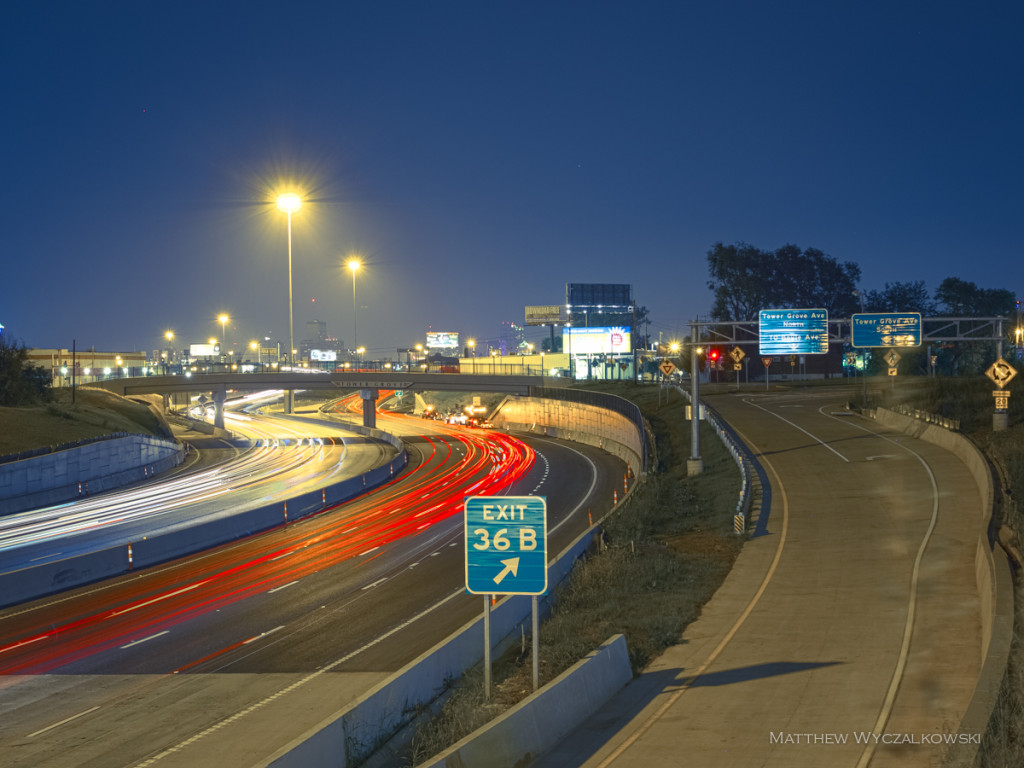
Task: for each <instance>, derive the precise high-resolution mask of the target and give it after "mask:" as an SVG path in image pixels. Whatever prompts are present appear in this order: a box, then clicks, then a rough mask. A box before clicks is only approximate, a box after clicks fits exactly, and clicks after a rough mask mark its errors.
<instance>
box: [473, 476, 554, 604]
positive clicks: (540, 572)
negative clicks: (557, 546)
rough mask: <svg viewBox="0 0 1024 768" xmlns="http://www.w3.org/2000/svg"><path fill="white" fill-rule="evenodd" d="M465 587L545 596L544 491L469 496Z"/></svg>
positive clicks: (480, 591) (477, 591) (488, 592)
mask: <svg viewBox="0 0 1024 768" xmlns="http://www.w3.org/2000/svg"><path fill="white" fill-rule="evenodd" d="M465 525H466V530H465V535H466V591H467V592H470V593H471V594H476V595H543V594H544V593H545V592H547V590H548V546H547V528H548V505H547V499H546V498H545V497H543V496H467V497H466V501H465Z"/></svg>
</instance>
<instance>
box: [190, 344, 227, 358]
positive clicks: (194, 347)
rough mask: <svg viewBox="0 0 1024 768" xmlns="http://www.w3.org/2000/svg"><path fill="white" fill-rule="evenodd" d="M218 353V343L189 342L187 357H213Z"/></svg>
mask: <svg viewBox="0 0 1024 768" xmlns="http://www.w3.org/2000/svg"><path fill="white" fill-rule="evenodd" d="M219 353H220V344H190V345H189V348H188V354H189V357H213V356H214V355H217V354H219Z"/></svg>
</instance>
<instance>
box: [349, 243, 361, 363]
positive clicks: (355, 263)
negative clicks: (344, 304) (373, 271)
mask: <svg viewBox="0 0 1024 768" xmlns="http://www.w3.org/2000/svg"><path fill="white" fill-rule="evenodd" d="M346 266H348V268H349V269H350V270H352V347H353V349H356V348H358V346H359V336H358V335H357V329H356V272H358V271H359V268H360V267H361V266H362V264H360V263H359V259H349V260H348V264H347V265H346Z"/></svg>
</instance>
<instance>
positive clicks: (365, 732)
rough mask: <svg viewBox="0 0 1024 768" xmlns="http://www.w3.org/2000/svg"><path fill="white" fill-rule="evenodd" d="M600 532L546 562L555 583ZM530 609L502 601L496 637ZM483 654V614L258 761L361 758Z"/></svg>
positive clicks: (508, 633) (276, 764)
mask: <svg viewBox="0 0 1024 768" xmlns="http://www.w3.org/2000/svg"><path fill="white" fill-rule="evenodd" d="M597 532H598V528H597V527H596V526H592V527H591V528H589V529H588V530H587V531H585V532H584V533H583V534H581V535H580V536H579V537H577V539H576V540H575V541H574V542H573V543H572V544H570V545H569V546H568V547H566V548H565V549H564V550H562V552H560V553H559V554H558V556H557V557H556V558H555V559H554V560H553V561H552V562H551V563H550V564H549V565H548V583H549V584H551V585H552V587H553V586H554V585H556V584H558V583H560V582H561V581H562V580H563V579H565V577H566V576H568V574H569V573H570V572H571V571H572V567H573V565H575V563H576V561H577V560H578V559H579V558H580V557H581V556H582V555H583V554H584V553H585V552H586V551H587V550H588V549H589V548H590V547H591V546H592V544H593V540H594V537H595V536H596V535H597ZM553 592H554V589H552V590H551V591H550V592H549V593H548V595H547V596H545V597H544V598H542V604H546V601H547V600H548V597H549V596H550V595H552V594H553ZM531 610H532V601H531V599H530V598H529V597H526V596H514V597H506V598H505V599H503V600H501V601H499V602H498V604H497V605H496V606H494V607H493V608H492V609H491V616H490V622H491V639H492V643H493V644H494V645H498V646H500V644H501V642H502V640H503V639H506V638H510V637H512V638H515V639H516V640H517V641H518V638H519V637H520V628H521V627H525V628H526V630H527V631H529V627H528V626H527V624H528V623H529V621H530V616H531ZM483 655H484V634H483V616H482V615H481V616H480V617H478V618H476V619H474V620H472V621H470V622H468V623H467V624H465V625H464V626H463V627H462V628H461V629H459V630H458V631H456V632H454V633H453V634H452V635H450V636H449V637H447V638H446V639H445V640H442V641H441V642H440V643H438V644H437V645H435V646H434V647H433V648H431V649H430V650H428V651H426V652H425V653H423V654H421V655H420V656H419V657H417V658H416V659H414V660H413V661H411V662H409V664H407V665H406V666H404V667H403V668H402V669H400V670H399V671H397V672H395V674H393V675H392V676H391V677H389V678H388V679H387V680H384V681H382V682H381V683H380V684H378V685H377V686H376V687H374V688H373V689H371V690H370V691H368V692H367V693H366V694H364V695H363V696H361V697H360V698H359V699H357V700H356V701H355V702H353V703H352V704H350V705H348V706H346V707H344V708H343V709H341V710H339V711H338V712H336V713H334V714H332V715H329V716H328V717H326V718H325V719H324V720H323V721H321V723H320V724H319V725H317V726H315V727H314V728H311V729H310V730H309V731H307V732H306V733H305V734H303V735H302V736H300V737H299V738H297V739H295V740H294V741H292V742H291V743H290V744H287V745H285V746H284V747H282V748H281V749H280V750H278V751H277V752H276V753H274V754H273V755H271V756H270V757H269V758H267V759H266V760H265V761H263V762H261V763H258V764H257V765H259V766H265V767H267V768H269V767H270V766H273V768H321V766H323V767H324V768H326V766H331V768H344V766H347V765H350V764H360V763H362V762H363V761H365V760H366V759H367V758H369V757H370V755H372V754H373V753H374V752H375V751H376V750H377V748H378V747H379V745H380V744H381V742H382V741H383V740H385V739H386V738H388V737H389V736H390V735H391V734H393V733H396V732H397V731H399V730H400V729H401V728H403V727H404V726H405V725H407V724H408V723H410V722H411V721H412V720H413V718H414V717H415V715H416V713H417V712H419V711H421V710H422V708H423V707H425V706H427V705H429V704H430V702H432V701H433V700H434V699H436V698H437V697H438V696H439V695H440V694H441V693H442V692H443V691H444V690H445V689H446V688H447V686H448V685H449V683H450V681H451V680H452V679H454V678H457V677H459V676H461V675H462V674H463V673H465V671H466V670H468V669H470V668H471V667H473V666H474V665H475V664H478V663H479V662H480V660H481V659H482V658H483ZM627 666H628V662H627ZM580 674H583V673H580ZM576 684H579V681H577V683H576ZM599 704H600V703H599Z"/></svg>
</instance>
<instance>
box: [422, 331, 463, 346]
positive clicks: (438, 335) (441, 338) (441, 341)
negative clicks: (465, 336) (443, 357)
mask: <svg viewBox="0 0 1024 768" xmlns="http://www.w3.org/2000/svg"><path fill="white" fill-rule="evenodd" d="M427 348H428V349H458V348H459V334H457V333H453V332H451V331H436V332H435V331H427Z"/></svg>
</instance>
